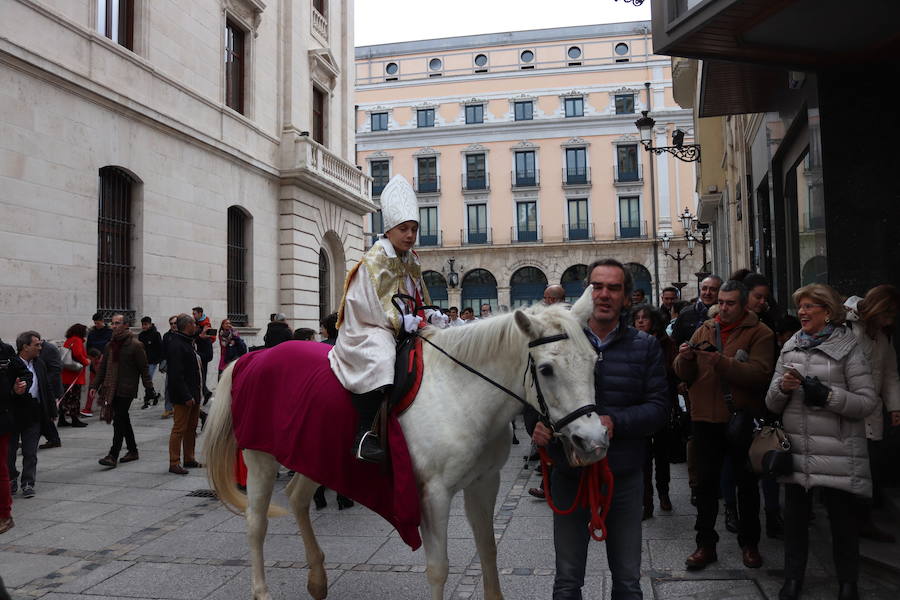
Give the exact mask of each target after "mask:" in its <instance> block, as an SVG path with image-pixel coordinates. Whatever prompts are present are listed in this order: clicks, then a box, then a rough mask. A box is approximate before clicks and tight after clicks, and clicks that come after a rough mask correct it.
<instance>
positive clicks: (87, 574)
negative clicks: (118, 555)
mask: <svg viewBox="0 0 900 600" xmlns="http://www.w3.org/2000/svg"><path fill="white" fill-rule="evenodd" d="M133 564H134V563H132V562H129V561H124V560H116V561H112V562H108V563H104V564H99V563H87V562H85V561H78V562H76V563H73V565H72V566H77V567H80V569H81V571H80V573H78V574H77V576H76V577H75V578H74V579H72V580H71V581H69V582H67V583H64V584H63V585H61V586H59V587H58V588H56V591H57V592H72V593H80V592H83V591H84V590H86V589H88V588H90V587H93V586H95V585H97V584H99V583H101V582H103V581H105V580H107V579H109V578H110V577H112V576H113V575H116V574H117V573H121V572H122V571H124V570H125V569H127V568H129V567H131V566H133ZM88 567H93V568H88Z"/></svg>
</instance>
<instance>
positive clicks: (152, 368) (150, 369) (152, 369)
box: [147, 364, 159, 381]
mask: <svg viewBox="0 0 900 600" xmlns="http://www.w3.org/2000/svg"><path fill="white" fill-rule="evenodd" d="M158 366H159V365H158V364H156V365H150V364H148V365H147V372H148V373H150V381H153V376H154V375H156V368H157V367H158Z"/></svg>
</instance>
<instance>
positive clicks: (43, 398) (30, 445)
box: [7, 331, 56, 498]
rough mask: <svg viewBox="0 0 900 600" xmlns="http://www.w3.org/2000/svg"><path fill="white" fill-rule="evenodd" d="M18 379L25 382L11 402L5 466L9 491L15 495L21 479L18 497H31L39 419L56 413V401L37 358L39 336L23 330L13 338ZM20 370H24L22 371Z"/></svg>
mask: <svg viewBox="0 0 900 600" xmlns="http://www.w3.org/2000/svg"><path fill="white" fill-rule="evenodd" d="M16 351H17V352H18V356H17V357H16V358H15V359H14V360H16V361H18V364H16V367H17V368H18V369H19V373H20V375H19V376H18V379H21V380H23V381H25V383H26V387H27V389H26V392H25V394H23V395H22V396H19V397H18V399H17V401H16V402H15V405H14V408H13V412H14V414H15V421H16V430H15V431H13V433H12V434H11V435H10V436H9V447H8V450H7V453H8V454H7V466H8V467H9V478H10V491H11V492H12V493H15V492H16V490H17V489H18V487H19V486H18V481H17V480H19V479H21V483H22V496H23V497H24V498H33V497H34V481H35V476H36V474H37V449H38V442H39V441H40V439H41V420H42V419H44V418H52V416H55V412H56V399H55V398H54V397H53V392H52V390H51V387H50V381H49V380H48V379H47V367H46V365H45V364H44V361H42V360H41V359H40V354H41V334H39V333H38V332H36V331H25V332H23V333H20V334H19V335H18V336H17V337H16ZM23 367H24V370H22V368H23ZM20 440H21V443H22V473H21V478H20V477H19V475H20V473H19V471H18V469H16V451H17V450H18V447H19V442H20Z"/></svg>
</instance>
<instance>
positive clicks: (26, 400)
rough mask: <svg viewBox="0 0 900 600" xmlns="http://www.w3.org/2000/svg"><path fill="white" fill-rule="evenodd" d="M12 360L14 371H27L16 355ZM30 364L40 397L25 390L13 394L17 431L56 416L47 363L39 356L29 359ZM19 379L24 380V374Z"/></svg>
mask: <svg viewBox="0 0 900 600" xmlns="http://www.w3.org/2000/svg"><path fill="white" fill-rule="evenodd" d="M13 360H14V361H16V365H15V367H14V368H15V372H16V373H21V372H23V371H27V368H28V367H27V366H26V365H25V361H24V360H22V359H21V358H19V357H18V356H16V358H14V359H13ZM31 366H32V367H33V368H34V375H35V378H36V379H37V384H38V396H40V397H39V398H34V397H32V396H31V395H30V394H29V393H28V391H27V390H26V391H25V393H24V394H20V395H14V396H13V415H14V419H15V423H16V426H17V429H18V430H19V431H22V430H23V429H25V428H27V427H28V426H30V425H32V424H34V423H38V422H40V421H42V420H44V419H55V418H56V417H57V411H56V398H57V397H56V396H55V395H54V390H53V386H52V385H51V383H50V379H49V378H48V377H47V364H46V363H45V362H44V361H43V360H41V357H40V356H39V357H37V358H35V359H34V360H33V361H31ZM21 379H23V380H26V379H25V376H22V377H21ZM26 381H27V380H26Z"/></svg>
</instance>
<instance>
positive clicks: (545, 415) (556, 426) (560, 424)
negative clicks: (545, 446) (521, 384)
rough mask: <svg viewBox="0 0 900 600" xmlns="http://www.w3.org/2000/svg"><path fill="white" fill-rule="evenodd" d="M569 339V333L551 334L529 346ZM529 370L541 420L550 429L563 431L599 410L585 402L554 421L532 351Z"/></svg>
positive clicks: (529, 354) (529, 355)
mask: <svg viewBox="0 0 900 600" xmlns="http://www.w3.org/2000/svg"><path fill="white" fill-rule="evenodd" d="M567 339H569V334H567V333H560V334H557V335H550V336H547V337H542V338H538V339H536V340H532V341H530V342H528V347H529V348H534V347H535V346H541V345H543V344H550V343H552V342H558V341H560V340H567ZM528 370H529V371H531V381H532V383H533V384H534V391H535V392H536V393H537V401H538V406H539V407H540V413H541V422H542V423H543V424H544V425H546V426H547V427H549V428H550V429H552V430H554V431H557V432H559V431H562V429H563V428H564V427H566V426H567V425H568V424H569V423H571V422H572V421H574V420H575V419H578V418H579V417H583V416H584V415H589V414H591V413H595V412H597V405H596V404H595V403H591V404H585V405H584V406H582V407H581V408H576V409H575V410H573V411H572V412H570V413H569V414H567V415H566V416H564V417H563V418H562V419H560V420H559V421H556V422H555V423H554V422H553V420H551V419H550V409H549V408H548V407H547V401H546V400H544V393H543V391H541V381H540V379H538V376H537V365H536V364H535V362H534V357H532V356H531V352H529V353H528ZM516 399H517V400H520V401H521V399H519V398H516Z"/></svg>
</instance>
